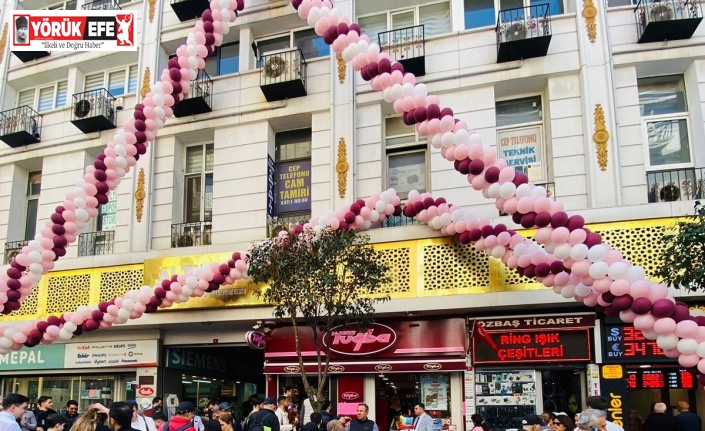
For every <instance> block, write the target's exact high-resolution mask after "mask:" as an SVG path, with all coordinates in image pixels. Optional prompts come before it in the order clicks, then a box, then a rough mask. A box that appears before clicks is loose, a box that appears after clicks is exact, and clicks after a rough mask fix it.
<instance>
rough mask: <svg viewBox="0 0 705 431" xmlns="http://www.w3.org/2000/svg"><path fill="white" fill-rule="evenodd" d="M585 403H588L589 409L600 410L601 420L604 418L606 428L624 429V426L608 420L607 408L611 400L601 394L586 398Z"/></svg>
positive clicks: (613, 429) (613, 430)
mask: <svg viewBox="0 0 705 431" xmlns="http://www.w3.org/2000/svg"><path fill="white" fill-rule="evenodd" d="M585 405H587V407H588V409H591V410H598V411H600V412H601V414H600V422H602V421H603V420H604V422H605V426H604V428H605V429H606V430H607V431H624V428H622V427H621V426H619V425H616V424H614V423H613V422H610V421H608V420H607V409H608V408H609V401H608V400H607V398H605V397H603V396H599V395H598V396H592V397H587V399H586V400H585Z"/></svg>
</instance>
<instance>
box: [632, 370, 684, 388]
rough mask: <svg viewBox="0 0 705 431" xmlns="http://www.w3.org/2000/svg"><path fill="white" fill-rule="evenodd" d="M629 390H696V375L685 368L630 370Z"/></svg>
mask: <svg viewBox="0 0 705 431" xmlns="http://www.w3.org/2000/svg"><path fill="white" fill-rule="evenodd" d="M627 388H629V389H665V388H668V389H694V388H695V375H694V374H693V372H691V371H688V370H686V369H684V368H681V369H668V370H654V369H648V370H628V371H627Z"/></svg>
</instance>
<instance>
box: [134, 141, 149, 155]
mask: <svg viewBox="0 0 705 431" xmlns="http://www.w3.org/2000/svg"><path fill="white" fill-rule="evenodd" d="M135 150H137V154H147V146H146V145H144V144H140V143H139V142H138V143H136V144H135Z"/></svg>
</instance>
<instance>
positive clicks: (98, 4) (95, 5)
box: [81, 0, 122, 10]
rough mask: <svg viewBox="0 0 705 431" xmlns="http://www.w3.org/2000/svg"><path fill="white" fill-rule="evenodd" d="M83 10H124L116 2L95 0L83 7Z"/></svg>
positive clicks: (112, 0) (113, 0)
mask: <svg viewBox="0 0 705 431" xmlns="http://www.w3.org/2000/svg"><path fill="white" fill-rule="evenodd" d="M81 9H83V10H122V8H121V7H120V5H119V4H118V3H117V1H115V0H95V1H92V2H90V3H86V4H84V5H82V6H81Z"/></svg>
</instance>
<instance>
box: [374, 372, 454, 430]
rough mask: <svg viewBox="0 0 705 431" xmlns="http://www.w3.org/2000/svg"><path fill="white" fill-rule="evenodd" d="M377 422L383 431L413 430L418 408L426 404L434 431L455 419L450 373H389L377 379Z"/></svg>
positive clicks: (378, 376)
mask: <svg viewBox="0 0 705 431" xmlns="http://www.w3.org/2000/svg"><path fill="white" fill-rule="evenodd" d="M375 396H376V412H377V413H376V418H375V420H376V422H377V426H378V427H379V429H380V431H390V430H391V431H394V430H399V431H402V430H410V429H413V428H414V427H413V420H414V406H415V405H416V404H418V403H423V404H424V405H425V407H426V413H428V414H429V415H430V416H431V417H432V418H433V419H434V421H433V422H434V429H437V430H440V429H444V425H446V427H445V429H447V425H448V424H449V423H450V418H451V409H450V406H451V396H450V374H449V373H408V374H406V373H388V374H379V375H377V376H376V377H375Z"/></svg>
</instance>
